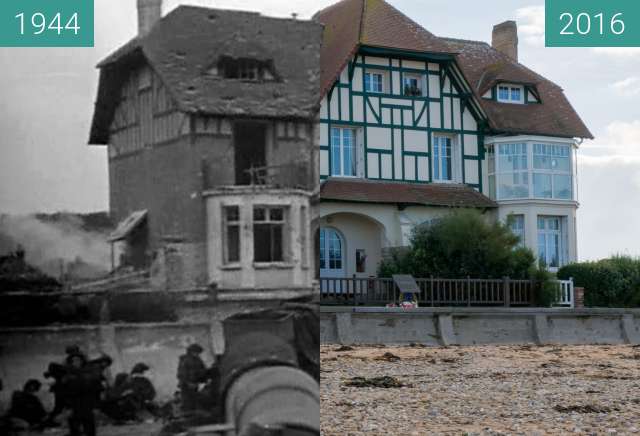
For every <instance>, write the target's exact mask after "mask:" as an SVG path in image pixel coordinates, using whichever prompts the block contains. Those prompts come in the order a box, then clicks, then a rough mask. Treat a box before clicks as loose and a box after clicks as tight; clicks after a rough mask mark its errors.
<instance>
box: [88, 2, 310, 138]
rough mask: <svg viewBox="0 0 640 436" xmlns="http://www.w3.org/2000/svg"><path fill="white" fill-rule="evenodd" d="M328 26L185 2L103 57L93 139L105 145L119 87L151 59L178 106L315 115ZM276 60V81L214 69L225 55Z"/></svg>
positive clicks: (234, 112) (226, 112)
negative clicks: (232, 75) (324, 33)
mask: <svg viewBox="0 0 640 436" xmlns="http://www.w3.org/2000/svg"><path fill="white" fill-rule="evenodd" d="M321 42H322V26H321V25H320V24H318V23H316V22H313V21H303V20H293V19H285V18H272V17H265V16H262V15H260V14H258V13H253V12H242V11H232V10H220V9H211V8H201V7H193V6H180V7H178V8H176V9H175V10H173V11H172V12H171V13H169V14H168V15H167V16H166V17H164V18H162V20H160V21H159V22H158V23H157V24H156V25H155V26H154V27H153V29H152V30H151V32H150V33H149V34H148V35H146V36H144V37H142V38H140V37H136V38H134V39H133V40H131V41H130V42H128V43H127V44H125V45H124V46H123V47H121V48H120V49H118V50H117V51H116V52H115V53H113V54H112V55H110V56H109V57H107V58H106V59H105V60H104V61H102V62H101V63H100V64H99V65H98V67H99V68H100V69H101V76H100V87H99V90H98V101H97V104H96V113H95V118H94V125H93V127H92V134H91V141H90V142H91V143H98V144H99V143H103V142H104V141H105V140H106V138H108V128H109V124H110V122H111V118H112V117H113V110H114V107H115V104H116V103H117V95H118V91H119V87H120V86H121V85H122V82H123V81H124V80H125V79H126V75H127V72H128V71H130V70H131V69H132V66H133V65H134V64H135V63H136V62H137V63H138V64H139V63H140V62H143V61H146V62H149V64H150V65H151V67H152V68H153V70H154V71H155V72H156V73H157V74H158V76H159V77H160V78H161V79H162V81H163V83H164V84H165V85H166V86H167V88H168V90H169V92H170V94H171V95H172V96H173V97H174V99H175V100H176V104H177V105H178V107H179V109H180V110H182V111H185V112H191V113H204V114H212V115H235V116H259V117H290V118H312V117H314V116H315V115H316V113H317V110H318V88H319V80H320V45H321ZM221 56H229V57H232V58H238V57H243V58H255V59H257V60H271V59H272V60H273V63H274V67H275V72H276V74H277V76H278V78H279V80H276V81H265V82H253V81H245V80H239V79H224V78H220V77H218V76H217V75H214V74H210V73H208V71H209V70H210V69H211V68H212V67H213V66H215V65H216V63H217V61H218V59H219V57H221Z"/></svg>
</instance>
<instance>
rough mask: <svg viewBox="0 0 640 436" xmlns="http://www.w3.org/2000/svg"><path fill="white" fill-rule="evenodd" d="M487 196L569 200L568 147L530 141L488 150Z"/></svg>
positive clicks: (570, 178)
mask: <svg viewBox="0 0 640 436" xmlns="http://www.w3.org/2000/svg"><path fill="white" fill-rule="evenodd" d="M488 170H489V171H488V173H489V194H490V196H491V198H494V199H497V200H513V199H523V198H538V199H554V200H572V199H573V172H572V160H571V146H570V145H565V144H540V143H532V142H529V143H527V142H523V143H514V144H496V145H495V146H489V147H488Z"/></svg>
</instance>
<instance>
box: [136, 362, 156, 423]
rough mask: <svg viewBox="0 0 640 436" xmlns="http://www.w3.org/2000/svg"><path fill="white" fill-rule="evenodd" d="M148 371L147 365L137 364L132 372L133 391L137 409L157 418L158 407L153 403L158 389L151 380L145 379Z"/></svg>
mask: <svg viewBox="0 0 640 436" xmlns="http://www.w3.org/2000/svg"><path fill="white" fill-rule="evenodd" d="M148 370H149V366H148V365H147V364H146V363H136V364H135V366H134V367H133V369H132V370H131V378H130V383H131V390H132V392H133V398H134V400H135V402H136V407H137V409H138V410H139V411H144V410H146V411H148V412H149V413H151V414H152V415H154V416H155V415H157V413H158V407H157V406H156V404H155V403H154V402H153V400H154V399H155V397H156V389H155V388H154V387H153V383H151V380H149V379H148V378H147V377H145V372H147V371H148Z"/></svg>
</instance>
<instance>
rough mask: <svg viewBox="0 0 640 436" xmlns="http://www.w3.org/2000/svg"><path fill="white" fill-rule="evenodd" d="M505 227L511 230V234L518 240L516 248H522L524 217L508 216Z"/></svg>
mask: <svg viewBox="0 0 640 436" xmlns="http://www.w3.org/2000/svg"><path fill="white" fill-rule="evenodd" d="M507 225H508V226H509V228H510V229H511V232H512V233H513V234H514V235H516V236H517V237H518V238H520V241H519V242H518V246H520V247H524V245H525V244H524V215H509V218H507Z"/></svg>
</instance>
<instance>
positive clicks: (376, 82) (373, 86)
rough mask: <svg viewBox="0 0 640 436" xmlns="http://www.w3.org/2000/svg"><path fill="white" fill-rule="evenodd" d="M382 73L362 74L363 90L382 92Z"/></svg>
mask: <svg viewBox="0 0 640 436" xmlns="http://www.w3.org/2000/svg"><path fill="white" fill-rule="evenodd" d="M383 79H384V75H383V74H382V73H364V90H365V91H367V92H384V89H383V86H382V81H383Z"/></svg>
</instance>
